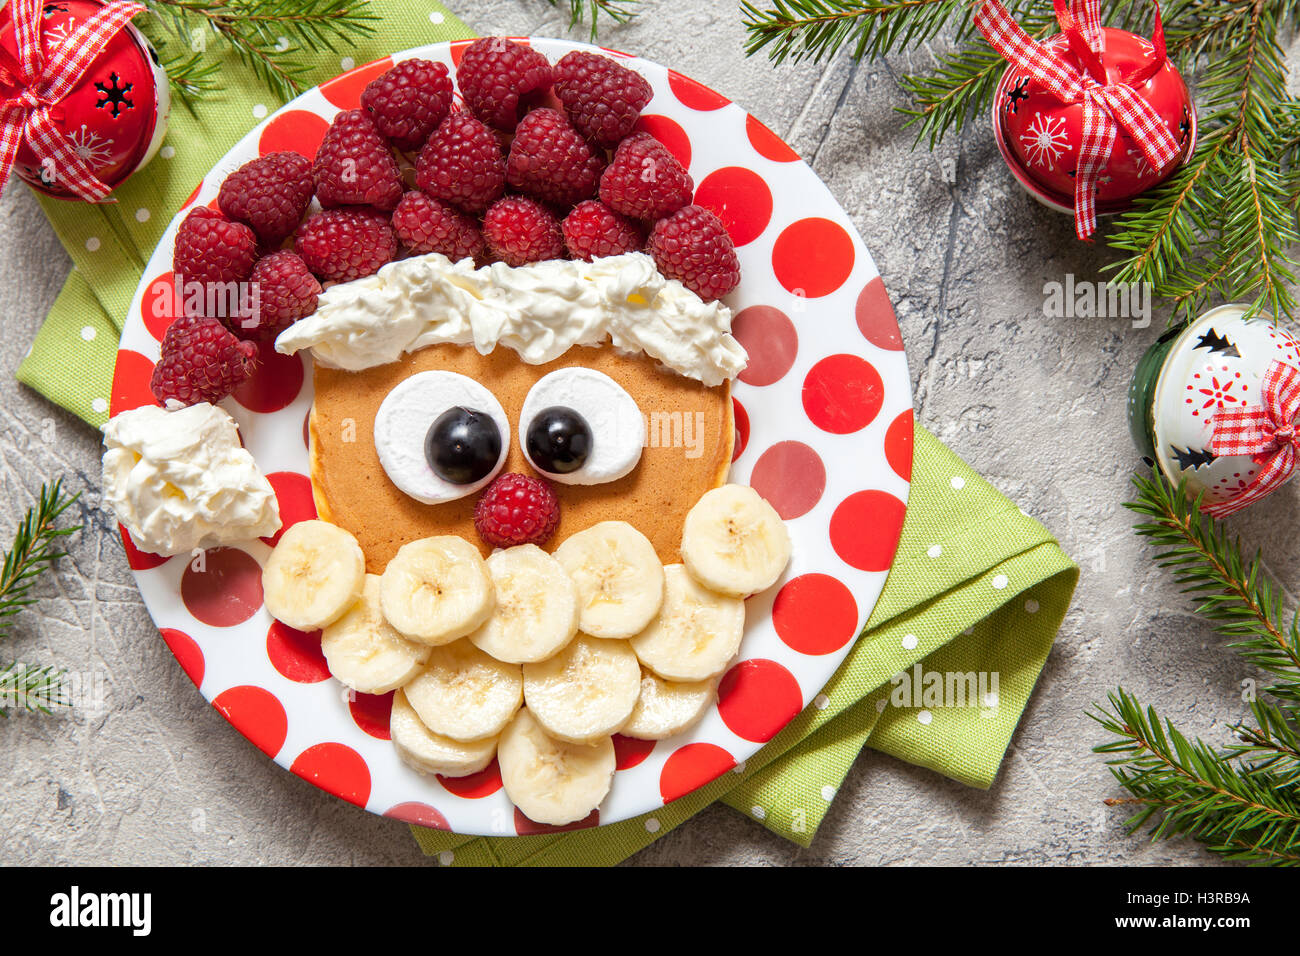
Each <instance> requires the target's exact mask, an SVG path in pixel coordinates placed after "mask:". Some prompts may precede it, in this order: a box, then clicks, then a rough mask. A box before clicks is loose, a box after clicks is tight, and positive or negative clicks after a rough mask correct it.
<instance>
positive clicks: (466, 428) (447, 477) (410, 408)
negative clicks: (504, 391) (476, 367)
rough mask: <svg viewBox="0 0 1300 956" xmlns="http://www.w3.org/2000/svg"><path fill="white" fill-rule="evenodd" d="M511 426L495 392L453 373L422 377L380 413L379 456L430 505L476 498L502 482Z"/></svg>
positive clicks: (391, 396) (390, 397) (399, 482)
mask: <svg viewBox="0 0 1300 956" xmlns="http://www.w3.org/2000/svg"><path fill="white" fill-rule="evenodd" d="M509 450H510V422H509V420H508V419H507V418H506V413H505V409H503V408H502V407H501V403H500V402H498V401H497V399H496V396H495V395H493V394H492V393H491V392H490V391H488V390H487V389H486V388H484V387H483V386H482V385H480V384H479V383H478V382H476V381H474V380H473V379H472V378H469V377H467V376H465V375H458V374H456V373H455V372H442V371H431V372H419V373H417V374H415V375H412V376H411V377H410V378H408V379H404V380H403V381H401V382H399V383H398V384H397V385H395V386H393V389H392V391H390V392H389V393H388V394H387V395H386V396H385V397H384V400H383V402H382V403H380V405H379V411H378V412H377V413H376V414H375V451H376V452H378V453H379V463H380V464H381V465H383V467H384V471H385V472H386V473H387V475H388V477H389V478H390V479H391V480H392V482H393V484H395V485H396V486H397V487H398V488H400V489H401V490H402V491H403V492H404V493H405V494H407V495H410V496H411V497H412V498H414V499H415V500H416V501H421V502H424V503H425V504H428V505H434V504H439V503H441V502H444V501H455V500H456V499H457V498H464V497H465V496H466V495H472V494H474V493H475V492H476V491H478V490H480V489H481V488H483V486H484V485H486V484H487V483H488V482H490V481H491V480H492V479H493V478H495V477H496V476H497V473H498V472H500V471H501V468H502V466H503V465H505V462H506V454H507V452H508V451H509Z"/></svg>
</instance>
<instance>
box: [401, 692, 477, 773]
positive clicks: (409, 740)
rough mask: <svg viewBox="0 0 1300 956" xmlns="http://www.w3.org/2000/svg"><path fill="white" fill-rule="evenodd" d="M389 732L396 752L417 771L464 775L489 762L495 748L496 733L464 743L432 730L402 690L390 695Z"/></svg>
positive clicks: (475, 771) (474, 771)
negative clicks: (391, 703)
mask: <svg viewBox="0 0 1300 956" xmlns="http://www.w3.org/2000/svg"><path fill="white" fill-rule="evenodd" d="M388 732H389V734H390V735H391V736H392V738H393V747H395V748H396V749H397V756H398V757H400V758H401V759H402V762H403V763H405V764H406V765H407V766H409V767H411V768H412V769H414V770H418V771H419V772H420V773H436V774H440V775H442V776H444V777H467V776H469V775H470V774H472V773H478V772H479V771H480V770H482V769H483V768H484V767H486V766H487V765H488V764H490V763H491V762H492V756H493V754H495V753H496V752H497V738H496V737H485V738H484V739H482V740H476V741H472V742H468V743H466V742H462V741H459V740H452V739H451V738H450V737H444V736H442V735H441V734H435V733H434V732H433V731H432V730H430V729H429V728H428V727H426V726H424V721H422V720H420V715H419V714H417V713H416V712H415V708H414V707H412V706H411V703H410V701H408V700H407V699H406V694H405V693H404V692H403V691H401V690H399V691H398V692H397V693H396V694H394V695H393V713H392V716H391V717H389V719H388Z"/></svg>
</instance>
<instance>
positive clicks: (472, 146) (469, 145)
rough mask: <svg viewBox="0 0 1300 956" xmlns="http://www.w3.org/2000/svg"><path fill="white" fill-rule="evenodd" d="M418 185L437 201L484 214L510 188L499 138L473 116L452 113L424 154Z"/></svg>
mask: <svg viewBox="0 0 1300 956" xmlns="http://www.w3.org/2000/svg"><path fill="white" fill-rule="evenodd" d="M415 184H416V185H417V186H419V187H420V188H421V189H422V190H424V191H425V192H426V193H428V194H429V195H430V196H432V197H433V198H434V199H441V200H442V201H443V202H449V203H451V204H452V205H453V206H459V207H460V208H461V209H464V210H465V211H466V212H482V211H483V210H484V209H486V208H487V207H488V206H490V205H492V203H493V202H494V201H495V200H496V199H498V198H500V196H501V194H502V193H503V192H504V191H505V188H506V162H505V159H503V158H502V156H501V146H500V145H499V144H498V143H497V138H496V136H495V135H494V134H493V133H492V131H491V130H490V129H488V128H487V127H486V126H484V125H483V124H482V123H480V122H479V121H478V120H476V119H475V118H474V117H473V116H471V115H470V114H469V113H466V112H459V113H452V114H451V115H450V116H448V117H447V118H446V119H445V120H443V121H442V125H441V126H439V127H438V128H437V129H436V130H434V131H433V135H432V136H430V137H429V141H428V142H427V143H425V144H424V149H422V150H421V151H420V159H419V161H418V163H417V164H416V167H415Z"/></svg>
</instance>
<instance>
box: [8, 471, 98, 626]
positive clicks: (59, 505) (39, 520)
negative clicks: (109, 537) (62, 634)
mask: <svg viewBox="0 0 1300 956" xmlns="http://www.w3.org/2000/svg"><path fill="white" fill-rule="evenodd" d="M79 497H81V496H80V494H76V495H72V496H70V497H69V496H65V495H64V494H63V479H61V478H60V479H58V480H57V481H55V482H54V483H53V484H46V485H41V490H40V494H39V496H38V498H37V501H36V504H35V505H33V506H32V507H31V508H29V509H28V511H27V514H26V515H25V516H24V517H23V520H22V521H21V522H20V523H19V525H18V528H17V530H15V531H14V539H13V544H12V545H10V548H9V550H8V551H6V552H5V556H4V564H3V567H2V568H0V634H3V632H4V630H5V629H6V628H7V627H8V624H9V622H8V621H7V620H5V618H9V617H12V616H13V615H15V614H17V613H18V612H19V611H20V610H22V609H23V608H24V607H26V606H27V605H29V604H32V603H33V599H32V598H30V597H28V592H29V591H30V590H31V587H32V584H33V583H34V581H33V579H34V578H35V577H36V576H37V575H38V574H40V573H41V572H42V571H44V570H45V569H46V568H47V567H49V566H50V565H51V564H53V563H54V562H55V561H57V560H58V559H59V558H60V557H61V556H62V555H63V552H62V551H60V550H59V549H58V548H57V547H55V545H56V542H57V539H58V538H63V537H66V536H68V535H70V534H73V533H75V532H77V531H80V530H81V526H80V525H76V526H74V527H70V528H56V527H55V526H54V523H55V521H57V520H58V518H59V516H60V515H61V514H63V512H64V511H66V510H67V509H68V507H69V506H70V505H71V504H72V503H73V502H74V501H76V500H77V499H78V498H79Z"/></svg>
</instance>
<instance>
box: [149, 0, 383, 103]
mask: <svg viewBox="0 0 1300 956" xmlns="http://www.w3.org/2000/svg"><path fill="white" fill-rule="evenodd" d="M145 4H146V6H148V8H149V10H150V11H151V12H152V13H153V14H155V15H156V17H157V18H158V20H159V22H161V23H162V24H164V26H165V27H166V28H167V29H168V31H169V33H170V36H169V38H168V39H169V40H170V42H169V43H168V44H166V46H167V49H168V53H166V54H164V55H165V57H166V58H167V59H168V60H169V61H171V62H172V63H173V64H174V65H178V66H179V65H187V66H189V67H190V68H191V70H193V69H195V68H197V65H198V64H199V63H202V62H204V61H203V56H204V54H205V53H206V52H207V50H206V46H207V44H208V42H209V41H211V42H213V43H215V44H221V45H224V46H225V47H226V48H228V49H230V50H232V51H233V52H234V53H235V55H236V56H237V57H238V58H239V60H240V61H241V62H242V63H244V64H245V65H246V66H247V67H248V68H249V69H250V70H252V71H253V73H254V75H256V76H257V77H258V79H259V80H261V81H262V82H263V83H264V84H265V85H266V86H267V87H268V88H269V89H270V90H271V91H272V92H273V93H275V94H276V95H277V96H279V97H280V98H281V99H283V100H287V99H289V98H290V97H292V96H295V95H297V94H298V93H301V92H302V90H303V88H304V86H305V81H306V76H307V74H308V73H309V72H310V71H311V70H312V68H313V66H314V65H315V58H316V57H318V56H319V54H320V53H321V52H323V51H329V52H331V53H335V52H338V51H339V49H340V47H343V46H347V45H349V44H350V43H351V42H352V41H353V40H354V39H355V38H356V37H363V36H370V35H372V34H373V33H374V31H375V26H374V24H375V22H376V21H377V20H378V19H379V18H378V17H377V16H375V15H374V14H372V13H371V12H370V8H369V4H368V2H367V0H227V2H225V3H208V2H204V0H145ZM176 48H179V49H180V50H182V51H184V52H171V51H172V50H174V49H176ZM178 57H179V58H180V59H178ZM169 76H170V74H169ZM214 76H215V71H211V72H209V73H208V74H207V75H206V77H205V78H204V79H205V80H207V81H208V84H209V85H207V86H200V87H197V88H193V89H191V90H190V91H189V94H190V95H191V96H197V95H201V94H202V93H204V92H210V91H211V90H213V89H214V88H216V87H215V81H214V80H213V77H214ZM192 77H193V73H192V72H191V79H192ZM173 88H175V84H174V85H173ZM184 95H185V94H182V99H184Z"/></svg>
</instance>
